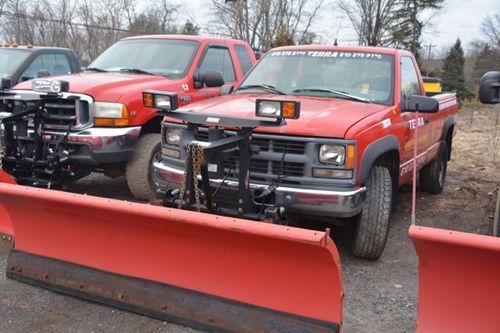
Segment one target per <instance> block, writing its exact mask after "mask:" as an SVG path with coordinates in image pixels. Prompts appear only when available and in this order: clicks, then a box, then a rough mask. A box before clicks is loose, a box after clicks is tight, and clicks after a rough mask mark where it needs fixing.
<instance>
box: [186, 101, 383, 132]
mask: <svg viewBox="0 0 500 333" xmlns="http://www.w3.org/2000/svg"><path fill="white" fill-rule="evenodd" d="M258 98H263V99H276V100H279V99H286V100H294V101H299V102H301V106H300V108H301V110H300V118H299V119H288V120H287V125H286V126H282V127H267V128H258V129H256V130H255V131H256V132H265V133H277V134H287V135H298V136H316V137H325V138H344V137H345V134H346V132H347V130H348V129H349V128H350V127H351V126H353V125H354V124H356V123H357V122H358V121H360V120H362V119H364V118H366V117H368V116H369V115H371V114H374V113H376V112H379V111H384V110H388V109H390V108H391V106H388V105H380V104H371V103H363V102H356V101H351V100H345V99H336V98H317V97H304V96H301V97H297V96H277V95H262V94H259V95H253V94H252V95H247V94H245V95H242V94H237V95H236V94H235V95H230V96H223V97H216V98H212V99H209V100H206V101H204V102H200V103H194V104H191V105H189V106H187V107H185V109H188V110H191V111H193V112H203V113H208V114H215V115H221V116H222V115H227V116H234V117H252V118H255V100H256V99H258Z"/></svg>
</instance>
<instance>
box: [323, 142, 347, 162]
mask: <svg viewBox="0 0 500 333" xmlns="http://www.w3.org/2000/svg"><path fill="white" fill-rule="evenodd" d="M319 160H320V161H321V162H323V163H328V164H335V165H344V162H345V146H341V145H322V146H321V147H320V149H319Z"/></svg>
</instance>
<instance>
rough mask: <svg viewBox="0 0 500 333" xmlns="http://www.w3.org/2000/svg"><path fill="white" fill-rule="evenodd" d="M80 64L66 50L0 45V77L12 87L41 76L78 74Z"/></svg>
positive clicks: (70, 51)
mask: <svg viewBox="0 0 500 333" xmlns="http://www.w3.org/2000/svg"><path fill="white" fill-rule="evenodd" d="M79 71H80V63H79V61H78V58H77V57H76V55H75V53H74V52H73V51H72V50H70V49H66V48H60V47H41V46H32V45H26V46H17V45H7V44H5V45H2V44H0V77H2V78H5V79H9V80H10V81H11V82H12V84H13V85H16V84H18V83H21V82H23V81H28V80H31V79H34V78H37V77H42V76H54V75H64V74H71V73H78V72H79Z"/></svg>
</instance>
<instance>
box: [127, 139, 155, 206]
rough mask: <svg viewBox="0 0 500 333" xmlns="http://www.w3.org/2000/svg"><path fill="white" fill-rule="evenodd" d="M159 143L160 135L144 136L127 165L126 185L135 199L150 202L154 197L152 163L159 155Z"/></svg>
mask: <svg viewBox="0 0 500 333" xmlns="http://www.w3.org/2000/svg"><path fill="white" fill-rule="evenodd" d="M160 141H161V140H160V134H144V135H143V136H141V138H140V139H139V142H138V143H137V146H136V147H135V152H134V155H133V156H132V158H131V159H130V161H128V163H127V168H126V170H125V174H126V177H127V184H128V188H129V189H130V192H132V194H133V195H134V197H135V198H136V199H141V200H150V199H152V198H154V197H155V196H156V189H157V185H156V182H155V180H154V177H153V176H154V173H153V162H154V160H155V159H157V158H158V157H159V156H160V154H161V142H160Z"/></svg>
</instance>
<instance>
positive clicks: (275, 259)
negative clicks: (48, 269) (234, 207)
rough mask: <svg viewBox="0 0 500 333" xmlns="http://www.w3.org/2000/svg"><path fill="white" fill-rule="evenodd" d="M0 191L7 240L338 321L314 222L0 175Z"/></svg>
mask: <svg viewBox="0 0 500 333" xmlns="http://www.w3.org/2000/svg"><path fill="white" fill-rule="evenodd" d="M0 201H1V202H2V203H3V205H4V207H5V208H6V209H7V211H8V213H9V214H10V215H11V217H12V223H13V225H14V230H15V233H16V243H15V248H16V249H19V250H22V251H25V252H28V253H32V254H37V255H41V256H45V257H49V258H55V259H59V260H64V261H68V262H71V263H75V264H79V265H84V266H87V267H92V268H96V269H101V270H104V271H107V272H113V273H117V274H122V275H126V276H132V277H137V278H143V279H148V280H152V281H157V282H162V283H167V284H171V285H174V286H179V287H183V288H187V289H191V290H196V291H200V292H203V293H207V294H211V295H216V296H220V297H224V298H228V299H231V300H235V301H239V302H244V303H248V304H253V305H257V306H261V307H265V308H268V309H274V310H278V311H283V312H287V313H291V314H295V315H300V316H304V317H308V318H313V319H319V320H324V321H328V322H332V323H341V322H342V298H343V291H342V290H343V289H342V278H341V270H340V259H339V256H338V253H337V250H336V248H335V246H334V244H333V241H332V240H331V239H330V238H328V237H327V236H325V233H324V232H319V231H312V230H305V229H297V228H291V227H285V226H278V225H272V224H266V223H259V222H254V221H247V220H241V219H233V218H227V217H220V216H214V215H208V214H203V213H196V212H190V211H181V210H177V209H168V208H163V207H156V206H148V205H143V204H137V203H129V202H124V201H118V200H112V199H103V198H96V197H91V196H84V195H79V194H69V193H64V192H59V191H53V190H43V189H36V188H30V187H25V186H19V185H16V186H13V185H9V184H0ZM325 240H326V241H327V243H326V244H325Z"/></svg>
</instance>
